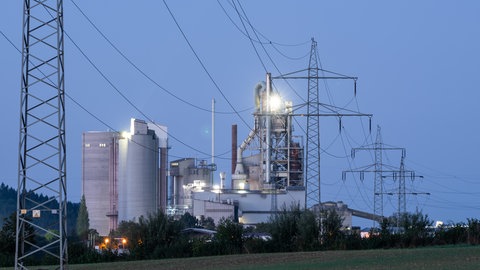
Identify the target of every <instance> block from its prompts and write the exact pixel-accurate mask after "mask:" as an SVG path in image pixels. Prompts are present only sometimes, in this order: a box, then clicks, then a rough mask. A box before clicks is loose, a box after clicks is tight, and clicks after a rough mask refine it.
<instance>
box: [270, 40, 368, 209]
mask: <svg viewBox="0 0 480 270" xmlns="http://www.w3.org/2000/svg"><path fill="white" fill-rule="evenodd" d="M317 55H318V54H317V42H316V41H315V40H314V39H313V38H312V45H311V49H310V60H309V67H308V69H304V70H300V71H295V72H291V73H287V74H283V75H280V76H276V77H272V79H282V80H297V79H300V80H308V100H307V113H306V114H305V113H292V114H291V116H294V117H296V116H302V117H305V116H306V117H307V145H306V154H305V164H306V166H305V187H306V194H305V204H306V208H312V207H314V206H315V205H317V206H318V207H321V190H320V186H321V181H320V151H321V148H320V117H326V116H329V117H337V118H338V119H339V122H340V126H341V118H342V117H351V116H357V117H369V119H370V120H371V117H372V114H364V113H360V112H353V111H351V113H340V112H331V113H320V106H324V104H322V103H320V100H319V85H318V82H319V80H353V81H354V93H355V94H356V81H357V79H358V78H357V77H351V76H346V75H342V74H339V73H336V72H332V71H327V70H324V69H321V68H319V67H318V65H319V61H318V58H317ZM305 71H307V72H308V74H307V75H301V73H303V72H305ZM320 71H321V72H322V73H328V74H327V75H325V74H322V75H319V72H320ZM370 124H371V121H370Z"/></svg>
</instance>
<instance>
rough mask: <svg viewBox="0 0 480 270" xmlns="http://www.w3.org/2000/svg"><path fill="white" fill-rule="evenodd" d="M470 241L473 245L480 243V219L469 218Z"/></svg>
mask: <svg viewBox="0 0 480 270" xmlns="http://www.w3.org/2000/svg"><path fill="white" fill-rule="evenodd" d="M467 221H468V243H469V244H472V245H478V244H480V220H478V219H476V218H468V219H467Z"/></svg>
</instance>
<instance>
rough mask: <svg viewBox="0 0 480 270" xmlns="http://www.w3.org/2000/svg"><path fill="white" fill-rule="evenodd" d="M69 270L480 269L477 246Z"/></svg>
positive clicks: (73, 269) (74, 269)
mask: <svg viewBox="0 0 480 270" xmlns="http://www.w3.org/2000/svg"><path fill="white" fill-rule="evenodd" d="M2 269H11V268H2ZM30 269H54V268H48V267H44V266H39V267H33V268H30ZM69 269H71V270H84V269H105V270H110V269H111V270H119V269H121V270H147V269H188V270H194V269H195V270H197V269H226V270H229V269H232V270H233V269H235V270H236V269H272V270H273V269H275V270H278V269H280V270H281V269H356V270H362V269H365V270H366V269H369V270H371V269H412V270H413V269H426V270H428V269H435V270H437V269H480V246H447V247H433V248H416V249H388V250H360V251H323V252H322V251H320V252H297V253H273V254H272V253H270V254H244V255H232V256H215V257H197V258H183V259H168V260H167V259H165V260H152V261H130V262H116V263H101V264H83V265H69Z"/></svg>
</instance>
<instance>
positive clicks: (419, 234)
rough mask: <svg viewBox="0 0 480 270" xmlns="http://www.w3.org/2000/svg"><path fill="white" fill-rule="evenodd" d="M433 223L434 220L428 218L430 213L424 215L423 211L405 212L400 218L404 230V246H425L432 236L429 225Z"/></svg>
mask: <svg viewBox="0 0 480 270" xmlns="http://www.w3.org/2000/svg"><path fill="white" fill-rule="evenodd" d="M432 225H433V221H431V220H430V219H429V218H428V215H423V214H422V213H421V212H417V213H414V214H410V213H405V214H403V215H402V216H401V218H400V226H401V227H402V228H403V230H404V232H403V234H404V242H403V244H404V246H406V247H417V246H418V245H422V246H425V244H426V243H427V240H428V238H429V236H431V235H430V232H429V227H431V226H432Z"/></svg>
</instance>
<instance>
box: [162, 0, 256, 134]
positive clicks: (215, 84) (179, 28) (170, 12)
mask: <svg viewBox="0 0 480 270" xmlns="http://www.w3.org/2000/svg"><path fill="white" fill-rule="evenodd" d="M163 4H164V5H165V7H166V8H167V11H168V13H169V14H170V16H171V17H172V19H173V21H174V23H175V25H176V26H177V28H178V30H179V31H180V33H181V34H182V36H183V38H184V39H185V41H186V42H187V44H188V47H189V48H190V50H191V51H192V53H193V54H194V56H195V58H196V59H197V61H198V62H199V63H200V65H201V66H202V68H203V70H204V71H205V73H206V74H207V76H208V78H209V79H210V80H211V81H212V83H213V85H214V86H215V88H216V89H217V91H218V92H219V93H220V94H221V95H222V97H223V99H224V100H225V101H226V102H227V103H228V105H229V106H230V108H232V110H233V111H234V112H235V114H236V115H237V116H238V118H240V120H241V121H242V122H243V123H244V124H245V126H247V127H248V128H250V126H249V125H248V124H247V122H246V121H245V120H244V119H243V117H242V116H241V115H240V113H239V112H238V111H237V110H236V109H235V107H234V106H233V104H232V103H231V102H230V100H228V98H227V97H226V96H225V94H224V93H223V91H222V89H220V86H219V85H218V84H217V82H216V81H215V79H213V77H212V75H211V74H210V72H209V71H208V69H207V67H206V66H205V64H204V63H203V61H202V59H200V56H199V55H198V54H197V52H196V51H195V49H194V48H193V46H192V44H191V43H190V41H189V39H188V38H187V35H186V34H185V32H183V30H182V28H181V27H180V24H179V23H178V21H177V19H176V18H175V16H174V15H173V12H172V11H171V10H170V8H169V7H168V5H167V2H166V1H165V0H163ZM250 129H251V128H250Z"/></svg>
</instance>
